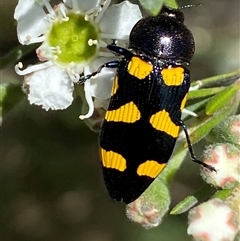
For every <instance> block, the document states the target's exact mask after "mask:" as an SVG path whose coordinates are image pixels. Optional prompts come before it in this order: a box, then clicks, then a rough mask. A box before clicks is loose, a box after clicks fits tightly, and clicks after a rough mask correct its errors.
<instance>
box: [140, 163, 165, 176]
mask: <svg viewBox="0 0 240 241" xmlns="http://www.w3.org/2000/svg"><path fill="white" fill-rule="evenodd" d="M165 166H166V163H161V164H160V163H158V162H157V161H154V160H147V161H146V162H144V163H142V164H140V165H139V166H138V168H137V174H138V175H139V176H148V177H151V178H156V177H157V176H158V175H159V173H160V172H161V171H162V170H163V168H164V167H165Z"/></svg>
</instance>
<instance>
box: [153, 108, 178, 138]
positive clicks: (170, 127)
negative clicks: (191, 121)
mask: <svg viewBox="0 0 240 241" xmlns="http://www.w3.org/2000/svg"><path fill="white" fill-rule="evenodd" d="M150 123H151V125H152V126H153V127H154V128H155V129H157V130H159V131H164V132H166V133H167V134H168V135H170V136H172V137H175V138H176V137H177V136H178V133H179V126H177V125H175V124H174V123H173V122H172V120H171V118H170V116H169V113H168V112H167V111H166V110H162V111H159V112H157V113H156V114H153V115H152V116H151V118H150Z"/></svg>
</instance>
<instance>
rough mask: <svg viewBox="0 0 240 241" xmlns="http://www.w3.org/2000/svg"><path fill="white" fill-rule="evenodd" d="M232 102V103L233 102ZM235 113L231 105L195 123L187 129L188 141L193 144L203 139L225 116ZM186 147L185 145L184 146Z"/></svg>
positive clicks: (234, 108)
mask: <svg viewBox="0 0 240 241" xmlns="http://www.w3.org/2000/svg"><path fill="white" fill-rule="evenodd" d="M233 102H234V101H233ZM234 111H236V105H234V104H231V105H229V106H227V107H226V108H223V109H222V110H221V111H220V112H218V113H217V114H215V115H213V116H205V117H204V118H203V119H198V120H197V121H195V126H194V127H192V128H188V131H190V132H191V133H190V140H191V143H192V144H194V143H196V142H198V141H200V140H201V139H202V138H203V137H205V136H206V135H207V134H208V133H209V132H210V131H211V130H212V129H213V128H214V127H215V126H217V125H218V124H220V123H221V122H222V121H223V120H224V119H225V118H226V117H227V116H229V115H230V114H232V113H233V112H234ZM184 146H187V143H185V144H184Z"/></svg>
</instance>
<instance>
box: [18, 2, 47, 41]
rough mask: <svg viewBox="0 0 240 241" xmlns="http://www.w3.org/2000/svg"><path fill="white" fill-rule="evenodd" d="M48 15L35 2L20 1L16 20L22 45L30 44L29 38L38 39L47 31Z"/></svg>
mask: <svg viewBox="0 0 240 241" xmlns="http://www.w3.org/2000/svg"><path fill="white" fill-rule="evenodd" d="M45 16H46V13H45V12H44V11H43V8H42V7H41V6H40V5H39V4H38V3H36V2H35V1H33V0H19V2H18V5H17V7H16V8H15V12H14V18H15V19H16V20H17V22H18V24H17V35H18V40H19V42H20V43H21V44H28V43H29V42H28V41H27V40H29V38H37V37H39V36H40V35H41V34H43V33H44V32H45V31H46V30H47V26H48V24H47V21H46V19H45Z"/></svg>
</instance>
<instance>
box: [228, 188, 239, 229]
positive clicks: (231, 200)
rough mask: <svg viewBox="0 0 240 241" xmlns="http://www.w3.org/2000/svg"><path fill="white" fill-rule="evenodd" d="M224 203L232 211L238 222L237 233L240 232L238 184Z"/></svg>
mask: <svg viewBox="0 0 240 241" xmlns="http://www.w3.org/2000/svg"><path fill="white" fill-rule="evenodd" d="M225 203H226V204H227V205H228V206H229V207H230V208H231V209H232V210H233V211H234V213H235V216H236V219H237V222H238V231H240V184H238V186H237V187H235V188H234V189H233V191H232V193H231V195H230V196H228V198H227V199H226V200H225Z"/></svg>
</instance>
